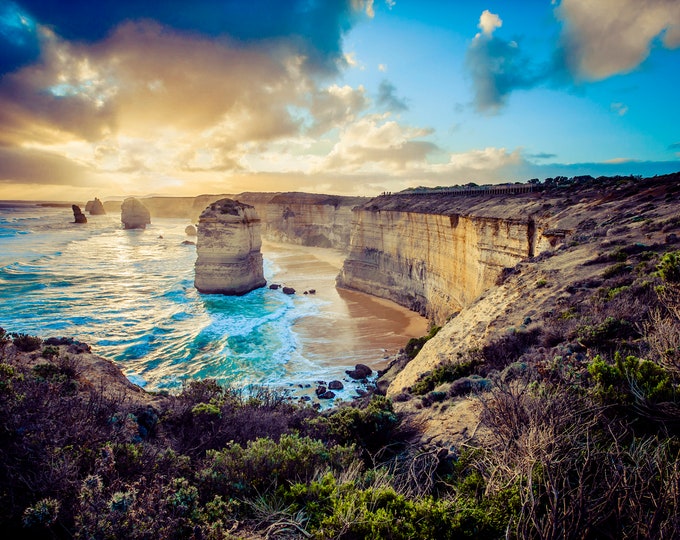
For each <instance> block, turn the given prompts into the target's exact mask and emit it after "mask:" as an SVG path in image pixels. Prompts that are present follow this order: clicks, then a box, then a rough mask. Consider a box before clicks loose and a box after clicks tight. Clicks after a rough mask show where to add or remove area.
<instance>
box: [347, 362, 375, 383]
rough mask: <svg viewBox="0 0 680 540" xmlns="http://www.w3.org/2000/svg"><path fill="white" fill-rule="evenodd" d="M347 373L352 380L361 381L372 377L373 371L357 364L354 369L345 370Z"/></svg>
mask: <svg viewBox="0 0 680 540" xmlns="http://www.w3.org/2000/svg"><path fill="white" fill-rule="evenodd" d="M345 373H347V375H349V376H350V377H351V378H352V379H354V380H359V379H365V378H366V377H368V376H369V375H371V373H373V370H372V369H371V368H370V367H368V366H367V365H365V364H357V365H356V366H354V369H348V370H345Z"/></svg>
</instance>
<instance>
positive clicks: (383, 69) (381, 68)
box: [378, 64, 387, 73]
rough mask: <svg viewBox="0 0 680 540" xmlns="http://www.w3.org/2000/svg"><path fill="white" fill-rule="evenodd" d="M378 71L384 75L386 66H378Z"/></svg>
mask: <svg viewBox="0 0 680 540" xmlns="http://www.w3.org/2000/svg"><path fill="white" fill-rule="evenodd" d="M378 71H382V72H383V73H385V72H386V71H387V64H378Z"/></svg>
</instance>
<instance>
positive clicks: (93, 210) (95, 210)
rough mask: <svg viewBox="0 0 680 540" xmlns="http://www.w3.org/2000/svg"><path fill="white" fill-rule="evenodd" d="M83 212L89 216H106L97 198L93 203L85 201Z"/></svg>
mask: <svg viewBox="0 0 680 540" xmlns="http://www.w3.org/2000/svg"><path fill="white" fill-rule="evenodd" d="M85 211H86V212H89V213H90V215H91V216H103V215H104V214H106V210H104V205H103V204H102V202H101V201H100V200H99V199H98V198H97V197H95V198H94V201H87V204H86V205H85Z"/></svg>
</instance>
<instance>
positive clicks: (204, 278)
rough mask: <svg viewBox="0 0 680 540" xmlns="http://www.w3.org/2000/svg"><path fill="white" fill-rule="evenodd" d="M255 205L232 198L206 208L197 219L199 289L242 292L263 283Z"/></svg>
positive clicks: (195, 282)
mask: <svg viewBox="0 0 680 540" xmlns="http://www.w3.org/2000/svg"><path fill="white" fill-rule="evenodd" d="M261 246H262V240H261V238H260V218H259V216H258V215H257V212H256V211H255V209H254V208H253V207H252V206H250V205H248V204H244V203H241V202H238V201H233V200H231V199H221V200H219V201H217V202H215V203H213V204H211V205H210V206H208V208H206V209H205V210H204V211H203V213H202V214H201V217H200V219H199V222H198V239H197V243H196V253H197V258H196V276H195V280H194V285H195V287H196V288H197V289H198V290H199V291H200V292H202V293H210V294H228V295H242V294H246V293H248V292H250V291H252V290H253V289H257V288H260V287H263V286H264V285H265V284H266V281H265V279H264V273H263V267H262V254H261V253H260V248H261Z"/></svg>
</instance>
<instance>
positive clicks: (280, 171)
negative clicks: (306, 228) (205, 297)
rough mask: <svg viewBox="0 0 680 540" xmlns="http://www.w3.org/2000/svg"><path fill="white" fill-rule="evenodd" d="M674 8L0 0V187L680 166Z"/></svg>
mask: <svg viewBox="0 0 680 540" xmlns="http://www.w3.org/2000/svg"><path fill="white" fill-rule="evenodd" d="M679 88H680V2H678V1H677V0H597V1H594V0H562V1H561V2H559V1H552V2H551V1H550V0H541V1H539V0H530V1H515V2H510V1H509V0H485V1H483V2H478V1H472V0H471V1H444V0H441V1H435V0H344V1H343V0H327V1H324V0H249V1H247V2H246V1H237V0H192V1H190V2H188V1H181V0H167V1H162V2H161V1H146V0H118V1H115V2H113V1H109V0H98V1H93V0H67V1H65V0H15V1H6V0H0V199H58V200H87V199H91V198H92V197H94V196H99V197H100V198H106V197H111V196H116V195H147V194H166V195H198V194H200V193H238V192H241V191H311V192H325V193H339V194H347V195H355V194H358V195H375V194H377V193H379V192H381V191H384V190H388V191H399V190H401V189H403V188H405V187H409V186H418V185H427V186H437V185H453V184H461V183H467V182H477V183H487V182H490V183H500V182H507V181H525V180H528V179H530V178H533V177H538V178H541V179H543V178H546V177H549V176H555V175H565V176H573V175H577V174H592V175H594V176H598V175H602V174H641V175H645V176H646V175H654V174H663V173H667V172H673V171H678V170H680V128H679V127H678V126H680V104H679V98H678V96H679V95H680V90H679Z"/></svg>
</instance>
